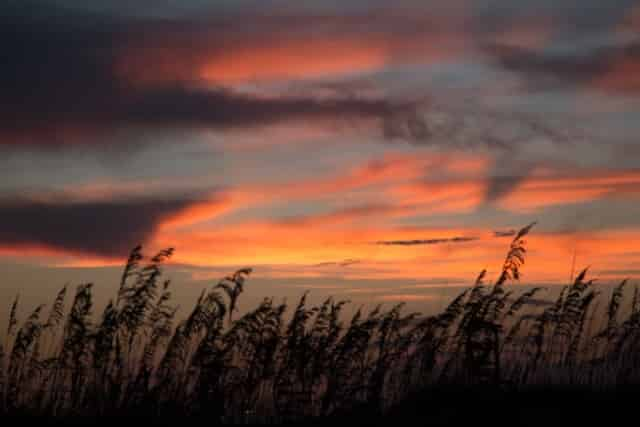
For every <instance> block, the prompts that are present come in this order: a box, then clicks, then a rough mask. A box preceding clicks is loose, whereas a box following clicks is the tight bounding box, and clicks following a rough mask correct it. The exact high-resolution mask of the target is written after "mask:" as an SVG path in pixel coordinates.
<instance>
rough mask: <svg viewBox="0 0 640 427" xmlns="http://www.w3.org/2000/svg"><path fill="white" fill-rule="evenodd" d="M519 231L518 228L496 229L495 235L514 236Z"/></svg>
mask: <svg viewBox="0 0 640 427" xmlns="http://www.w3.org/2000/svg"><path fill="white" fill-rule="evenodd" d="M517 233H518V232H517V231H516V230H507V231H502V230H500V231H494V232H493V237H514V236H515V235H516V234H517Z"/></svg>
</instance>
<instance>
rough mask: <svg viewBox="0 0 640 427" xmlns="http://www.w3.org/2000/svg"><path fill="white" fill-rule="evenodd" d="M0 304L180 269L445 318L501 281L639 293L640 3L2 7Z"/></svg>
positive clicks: (42, 3)
mask: <svg viewBox="0 0 640 427" xmlns="http://www.w3.org/2000/svg"><path fill="white" fill-rule="evenodd" d="M0 51H1V52H2V65H1V66H0V93H1V95H0V99H1V100H2V103H1V104H0V115H1V117H2V119H1V120H0V153H1V156H0V271H4V274H2V276H1V277H2V280H3V283H2V285H0V297H1V299H0V301H5V302H7V304H4V305H8V301H9V298H13V296H14V295H15V294H16V293H18V292H20V293H21V295H25V296H26V298H30V299H29V301H31V302H33V303H34V304H35V303H37V302H38V301H40V300H42V301H43V302H44V301H48V300H50V299H51V297H52V295H53V294H54V292H55V290H56V289H57V288H59V287H61V286H62V285H64V284H65V283H67V282H69V283H75V284H77V283H81V282H88V281H93V282H95V283H96V285H97V288H100V289H102V290H103V291H96V292H103V294H104V295H105V297H104V298H106V297H107V295H110V293H112V292H113V290H114V289H115V286H116V282H117V277H118V274H119V273H120V271H121V270H120V269H121V266H122V264H123V262H124V260H125V259H126V256H127V254H128V251H129V250H130V249H131V248H132V247H134V246H136V245H137V244H142V245H143V247H144V251H145V253H148V254H152V253H153V252H154V251H156V250H159V249H161V248H164V247H168V246H173V247H175V249H176V252H175V256H174V257H173V258H172V261H171V266H170V270H169V273H170V274H169V275H170V277H172V278H173V279H174V283H175V284H174V286H175V289H176V293H178V294H181V295H185V297H184V298H190V297H191V296H193V295H197V294H198V293H199V290H200V289H201V288H202V286H204V285H209V284H212V283H215V281H216V280H217V279H218V278H220V277H221V276H222V275H226V274H228V273H230V272H232V271H234V270H235V269H236V268H239V267H245V266H249V267H253V268H254V273H253V275H252V277H251V283H252V286H254V288H253V289H252V291H251V293H252V295H253V296H254V297H255V298H258V297H261V296H264V295H276V296H282V297H289V298H292V299H293V298H296V297H298V296H299V295H300V294H301V293H302V292H303V291H305V290H311V291H312V293H313V294H317V295H319V296H322V295H327V294H332V295H336V296H338V297H341V298H350V299H352V300H361V301H366V302H385V303H394V302H397V301H408V302H412V303H413V305H414V306H417V305H420V304H422V305H424V306H425V307H427V306H428V305H429V304H435V305H437V306H441V305H442V304H443V303H444V299H445V298H448V297H449V296H450V295H451V292H455V291H457V288H458V287H459V286H460V285H466V284H469V283H472V282H473V280H474V278H475V276H476V275H477V274H478V272H479V271H480V270H482V269H484V268H487V269H488V270H489V274H488V278H489V279H492V278H496V276H497V275H498V273H499V268H500V266H501V263H502V261H503V258H504V255H505V254H506V250H507V248H508V245H509V243H510V240H511V238H512V235H513V233H514V232H515V230H517V229H519V228H521V227H523V226H525V225H527V224H529V223H531V222H533V221H538V224H537V225H536V227H535V228H534V229H533V232H532V234H531V236H530V237H529V238H528V239H527V246H528V248H529V252H528V257H527V263H526V264H525V267H524V270H523V272H524V274H523V278H522V283H523V284H531V283H544V284H564V283H566V282H567V281H568V280H569V278H570V275H571V270H572V263H573V259H574V257H575V264H576V268H580V267H586V266H590V267H591V273H592V277H595V278H597V279H598V280H599V281H601V282H605V283H606V282H610V281H614V280H619V279H622V278H627V277H628V278H631V279H634V278H638V277H640V203H639V201H640V141H638V136H639V135H640V2H639V1H634V0H607V1H603V0H553V1H552V0H536V1H530V0H449V1H446V2H443V1H436V0H419V1H418V0H394V1H393V2H391V1H379V0H366V1H365V0H348V1H334V0H317V1H316V0H310V1H291V0H279V1H276V0H273V1H272V0H208V1H205V0H179V1H178V0H174V1H172V0H163V1H158V0H153V1H152V0H137V1H135V2H132V1H124V0H110V1H86V0H3V1H2V4H1V5H0Z"/></svg>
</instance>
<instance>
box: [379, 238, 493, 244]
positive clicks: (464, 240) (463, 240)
mask: <svg viewBox="0 0 640 427" xmlns="http://www.w3.org/2000/svg"><path fill="white" fill-rule="evenodd" d="M476 240H480V239H479V238H478V237H452V238H447V239H423V240H381V241H378V242H376V245H386V246H420V245H442V244H445V243H467V242H474V241H476Z"/></svg>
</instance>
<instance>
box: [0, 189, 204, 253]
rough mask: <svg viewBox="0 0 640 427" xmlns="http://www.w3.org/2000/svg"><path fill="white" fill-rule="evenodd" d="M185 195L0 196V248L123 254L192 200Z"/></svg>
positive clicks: (144, 240)
mask: <svg viewBox="0 0 640 427" xmlns="http://www.w3.org/2000/svg"><path fill="white" fill-rule="evenodd" d="M196 201H197V199H195V198H191V197H176V198H164V199H163V198H155V199H142V200H113V201H90V202H88V201H74V200H69V201H67V200H65V199H64V197H62V198H57V199H52V198H48V200H46V201H40V200H32V199H26V198H22V199H21V198H12V199H9V198H4V199H0V246H3V247H15V248H20V247H30V246H38V247H46V248H50V249H54V250H60V251H64V252H72V253H80V254H92V255H98V256H104V257H124V256H126V254H127V253H128V252H129V251H130V250H131V248H133V247H135V246H136V245H138V244H143V243H145V242H147V240H148V239H149V238H150V237H152V236H153V233H154V231H155V230H156V228H157V226H158V225H159V224H160V223H161V222H162V221H163V220H165V219H167V218H169V217H170V216H172V215H175V214H177V213H179V212H180V211H182V210H183V209H185V208H187V207H189V206H190V205H191V204H193V203H195V202H196Z"/></svg>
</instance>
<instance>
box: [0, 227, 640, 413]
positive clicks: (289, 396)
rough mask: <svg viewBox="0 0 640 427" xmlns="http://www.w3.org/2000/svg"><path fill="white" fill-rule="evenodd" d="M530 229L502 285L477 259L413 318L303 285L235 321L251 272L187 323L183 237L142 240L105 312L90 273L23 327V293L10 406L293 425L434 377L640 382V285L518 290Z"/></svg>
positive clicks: (2, 357)
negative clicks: (149, 249)
mask: <svg viewBox="0 0 640 427" xmlns="http://www.w3.org/2000/svg"><path fill="white" fill-rule="evenodd" d="M532 227H533V224H531V225H529V226H528V227H525V228H523V229H522V230H520V232H518V233H516V234H515V237H514V239H513V241H512V243H511V245H510V247H509V251H508V254H507V257H506V259H505V261H504V264H503V266H502V269H501V272H500V275H499V278H498V279H497V280H496V282H495V283H493V284H492V285H489V284H486V283H485V278H486V277H485V276H486V271H483V272H482V273H481V274H480V275H479V276H478V278H477V280H476V282H475V284H474V285H473V286H471V287H470V288H469V289H468V290H465V291H464V292H463V293H461V294H460V295H459V296H457V297H456V298H454V299H453V300H452V301H451V303H450V304H449V305H448V307H447V308H446V309H445V310H444V311H443V312H442V313H440V314H437V315H433V316H422V315H419V314H417V313H410V314H404V313H403V311H402V308H403V305H402V304H399V305H396V306H394V307H392V308H390V309H388V310H384V309H383V308H382V307H381V306H378V307H375V308H374V309H372V310H371V311H365V310H363V309H360V310H358V311H356V313H355V315H353V317H352V318H351V319H350V320H347V319H344V316H343V315H342V311H343V308H344V307H345V304H347V302H346V301H336V300H334V299H333V298H328V299H326V300H325V301H324V302H323V303H321V304H320V305H310V304H309V303H308V301H307V294H306V293H305V294H304V295H303V296H302V297H301V299H300V300H299V302H298V303H297V305H296V306H295V308H294V309H293V311H292V312H291V313H290V314H288V307H287V305H286V304H285V303H276V302H274V301H273V299H265V300H263V301H262V302H261V303H260V304H259V305H258V306H257V307H255V308H254V309H253V310H250V311H248V312H246V313H244V314H243V315H241V316H239V317H236V318H234V313H235V312H236V307H237V301H238V298H239V297H240V294H241V293H242V291H243V290H244V285H245V281H246V279H247V277H248V276H249V275H250V273H251V270H250V269H243V270H239V271H237V272H235V273H234V274H232V275H231V276H229V277H226V278H224V279H223V280H222V281H220V282H219V283H217V284H215V285H214V286H212V287H211V289H209V290H208V291H204V292H203V293H202V295H201V296H200V297H199V299H198V300H197V302H196V304H195V306H194V307H193V309H192V310H191V312H190V313H189V315H188V316H187V317H186V318H185V319H184V320H181V321H178V320H177V319H176V310H177V309H176V307H174V306H173V305H172V304H171V292H170V282H169V281H168V280H166V281H164V280H163V279H162V268H161V267H162V265H163V263H164V262H165V261H166V260H167V259H169V258H170V257H171V256H172V254H173V249H172V248H169V249H166V250H163V251H161V252H159V253H158V254H157V255H155V256H153V257H152V258H150V259H148V260H146V259H145V257H144V256H143V255H142V252H141V251H142V248H141V247H136V248H134V250H133V251H132V252H131V254H130V256H129V258H128V260H127V263H126V266H125V268H124V272H123V275H122V280H121V283H120V286H119V289H118V292H117V294H116V295H115V298H114V299H113V300H112V301H110V302H109V304H108V305H107V306H106V308H105V309H104V311H103V312H102V315H101V316H99V317H98V318H94V316H93V304H92V289H93V288H92V284H90V283H87V284H81V285H80V286H78V287H77V288H76V290H75V295H74V296H73V298H72V300H71V304H70V306H69V307H68V308H65V303H66V300H67V293H68V290H67V288H66V287H65V288H63V289H62V290H61V291H60V292H59V293H58V295H57V296H56V298H55V300H54V302H53V304H52V305H51V307H50V309H49V314H48V316H46V318H45V317H44V311H45V307H42V306H40V307H37V308H36V309H35V310H34V311H33V312H32V314H31V315H29V316H28V318H27V319H26V320H25V321H24V322H22V323H20V322H19V321H18V319H17V315H16V312H17V306H18V304H19V300H18V298H16V299H15V301H14V302H13V305H12V308H11V311H10V318H9V323H8V328H7V334H6V339H5V340H4V341H3V342H2V343H1V344H0V414H20V413H29V414H43V415H74V414H90V415H100V414H109V415H112V414H147V415H160V416H165V415H166V416H168V415H182V414H197V415H205V416H207V417H209V418H208V419H209V420H210V422H214V423H215V422H220V423H247V422H284V421H293V420H302V419H306V418H307V417H326V416H332V415H339V414H345V413H355V412H357V411H362V410H365V411H366V412H367V413H368V414H370V415H371V414H383V413H385V412H386V411H387V410H388V409H389V408H391V407H393V406H394V405H396V404H397V403H398V402H402V401H403V400H404V399H406V398H407V397H408V396H413V395H415V393H416V392H417V391H419V390H425V389H429V388H434V387H442V388H448V387H449V388H450V387H451V386H453V385H455V386H487V387H493V388H496V389H508V390H519V389H526V388H527V387H532V386H540V385H545V384H552V385H557V386H560V385H572V386H575V385H586V386H589V387H598V388H607V387H615V386H620V385H625V384H633V383H635V382H637V381H638V380H639V379H640V378H639V374H640V363H639V362H640V358H638V356H637V354H638V353H637V350H638V349H639V348H638V347H639V344H640V341H639V340H638V338H639V336H640V302H639V297H638V291H637V289H636V290H635V291H634V292H633V297H632V301H631V304H630V305H629V306H628V307H627V305H626V304H625V296H626V295H627V283H626V282H623V283H621V284H620V285H619V286H618V287H616V288H615V289H614V290H613V293H612V295H611V298H610V300H609V301H608V303H605V304H599V302H600V301H601V299H602V298H603V297H602V296H601V294H600V293H598V291H596V290H595V289H594V286H593V281H591V280H588V279H587V270H584V271H582V272H581V273H580V274H578V276H577V277H576V278H575V281H574V283H572V284H570V285H568V286H566V287H565V288H564V289H563V290H562V292H561V293H560V295H559V296H558V297H557V298H556V299H555V300H554V301H550V302H549V303H548V304H540V299H538V298H536V297H537V296H538V294H539V293H540V292H541V291H542V289H541V288H534V289H530V290H526V291H521V292H520V293H516V292H515V291H514V290H513V289H508V286H507V284H508V283H509V282H510V281H513V280H518V279H519V277H520V269H521V268H522V266H523V264H524V262H525V254H526V247H525V246H526V242H525V237H526V236H527V234H528V233H529V232H530V231H531V228H532ZM598 307H602V308H603V309H604V311H603V312H600V311H598ZM599 319H602V321H599Z"/></svg>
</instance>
